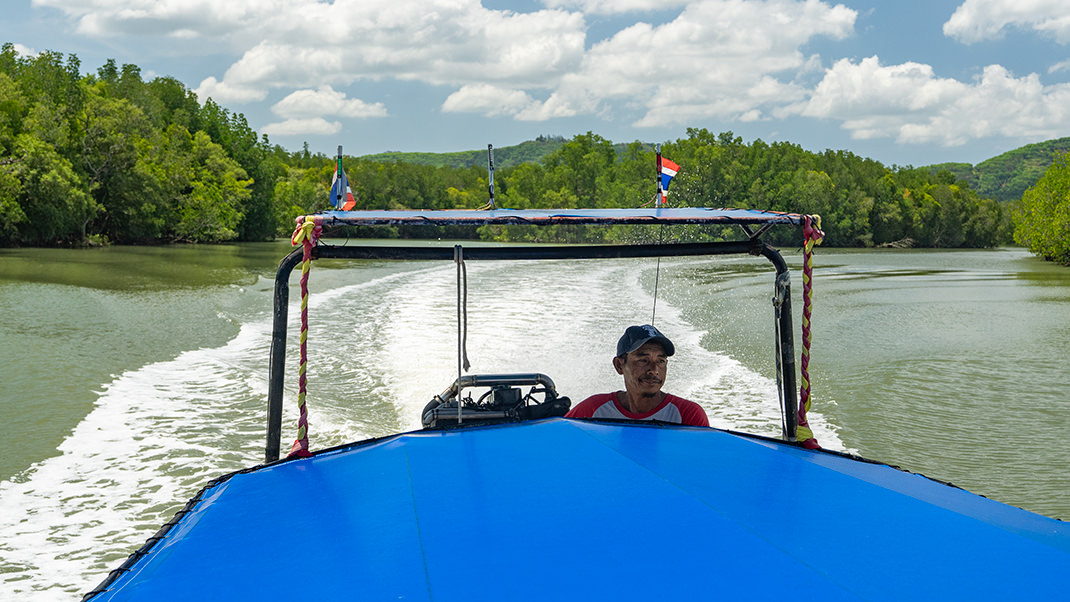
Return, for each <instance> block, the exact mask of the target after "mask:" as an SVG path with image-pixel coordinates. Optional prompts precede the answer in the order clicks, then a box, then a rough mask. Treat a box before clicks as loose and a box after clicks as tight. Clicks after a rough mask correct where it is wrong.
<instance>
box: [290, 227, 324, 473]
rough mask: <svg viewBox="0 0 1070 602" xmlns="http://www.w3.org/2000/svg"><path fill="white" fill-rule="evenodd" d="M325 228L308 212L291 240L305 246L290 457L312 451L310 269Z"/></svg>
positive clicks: (299, 456) (305, 455) (295, 244)
mask: <svg viewBox="0 0 1070 602" xmlns="http://www.w3.org/2000/svg"><path fill="white" fill-rule="evenodd" d="M322 231H323V223H322V218H316V217H313V216H311V215H309V216H305V219H304V221H301V219H300V218H298V220H297V229H296V230H294V233H293V236H291V237H290V244H292V245H293V246H297V245H303V246H304V256H303V258H302V261H301V366H300V369H299V370H298V373H299V374H300V378H299V380H298V388H297V409H298V411H299V412H300V416H299V417H298V419H297V440H295V441H294V444H293V447H292V448H291V449H290V453H289V454H288V455H287V456H286V457H287V458H307V457H308V456H311V455H312V453H311V452H309V451H308V407H307V406H306V405H305V393H306V391H307V386H306V385H307V380H306V378H305V373H306V368H307V366H308V271H309V269H310V268H311V267H312V247H313V245H315V244H316V241H317V240H319V237H320V233H321V232H322Z"/></svg>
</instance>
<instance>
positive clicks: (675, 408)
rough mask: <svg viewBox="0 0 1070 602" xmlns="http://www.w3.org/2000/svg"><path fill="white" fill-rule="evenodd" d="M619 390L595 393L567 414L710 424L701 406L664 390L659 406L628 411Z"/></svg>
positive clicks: (692, 424)
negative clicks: (640, 412)
mask: <svg viewBox="0 0 1070 602" xmlns="http://www.w3.org/2000/svg"><path fill="white" fill-rule="evenodd" d="M617 393H619V392H618V391H615V392H613V393H600V394H598V395H592V396H590V397H588V398H587V399H584V400H583V401H581V402H580V403H579V404H578V405H577V406H576V407H574V408H572V409H571V410H569V411H568V414H565V417H566V418H616V419H622V418H626V419H629V420H660V421H661V422H674V423H676V424H685V425H688V426H709V425H710V420H709V418H707V417H706V411H705V410H703V409H702V406H700V405H698V404H697V403H695V402H693V401H688V400H686V399H684V398H683V397H677V396H675V395H670V394H668V393H666V394H665V399H664V400H663V401H662V402H661V403H660V404H658V406H657V407H656V408H654V409H653V410H650V411H649V412H646V413H643V414H636V413H635V412H629V411H628V410H626V409H625V408H624V406H623V405H621V403H620V399H618V397H617Z"/></svg>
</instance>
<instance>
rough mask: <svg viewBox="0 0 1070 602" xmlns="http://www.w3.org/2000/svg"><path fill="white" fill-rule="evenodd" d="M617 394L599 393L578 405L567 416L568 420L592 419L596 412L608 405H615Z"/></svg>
mask: <svg viewBox="0 0 1070 602" xmlns="http://www.w3.org/2000/svg"><path fill="white" fill-rule="evenodd" d="M615 395H616V393H597V394H595V395H591V396H590V397H588V398H587V399H584V400H583V401H581V402H579V403H578V404H576V407H574V408H572V409H571V410H569V411H568V413H567V414H565V417H566V418H591V417H592V416H593V415H594V412H595V410H597V409H598V408H599V407H601V406H602V405H604V404H606V403H613V399H614V396H615Z"/></svg>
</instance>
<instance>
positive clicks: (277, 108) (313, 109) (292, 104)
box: [271, 86, 387, 119]
mask: <svg viewBox="0 0 1070 602" xmlns="http://www.w3.org/2000/svg"><path fill="white" fill-rule="evenodd" d="M271 111H272V112H273V113H275V114H276V115H278V116H280V117H287V118H290V119H301V118H309V117H323V116H326V115H337V116H338V117H352V118H358V119H363V118H367V117H386V115H387V112H386V107H385V106H384V105H383V103H381V102H377V103H366V102H364V101H363V100H360V99H358V98H347V97H346V95H345V93H343V92H337V91H335V89H334V88H332V87H331V86H320V87H319V88H318V89H316V90H297V91H295V92H291V93H290V94H289V95H288V96H287V97H286V98H283V99H282V100H280V101H279V102H277V103H275V104H274V106H272V107H271Z"/></svg>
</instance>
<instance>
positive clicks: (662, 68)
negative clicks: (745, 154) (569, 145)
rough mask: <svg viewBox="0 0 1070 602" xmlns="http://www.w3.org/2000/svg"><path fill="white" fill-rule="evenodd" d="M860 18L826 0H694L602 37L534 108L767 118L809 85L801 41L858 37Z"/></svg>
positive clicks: (685, 118)
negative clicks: (664, 19)
mask: <svg viewBox="0 0 1070 602" xmlns="http://www.w3.org/2000/svg"><path fill="white" fill-rule="evenodd" d="M856 17H857V13H855V11H853V10H850V9H848V8H846V7H844V6H842V5H837V6H831V5H829V4H828V3H826V2H822V1H820V0H805V1H802V2H799V1H794V0H764V1H745V0H706V1H702V2H694V3H691V4H689V5H688V6H687V8H685V9H684V10H683V12H681V14H680V15H679V16H678V17H677V18H676V19H674V20H673V21H671V22H669V23H666V24H663V25H658V26H654V25H651V24H648V23H637V24H635V25H633V26H631V27H628V28H627V29H624V30H622V31H620V32H619V33H617V34H616V35H614V36H613V37H611V38H609V39H608V40H605V41H602V42H599V43H597V44H595V45H594V46H593V47H592V48H591V49H590V50H589V51H588V53H587V54H586V56H585V57H584V61H583V64H582V66H581V68H580V69H579V71H577V72H575V73H571V74H567V75H565V76H564V77H562V78H561V83H560V84H559V85H558V86H557V87H556V88H555V89H554V90H553V92H552V94H551V95H550V97H549V98H548V99H547V100H546V101H545V104H544V106H542V107H541V108H536V109H531V110H529V111H527V112H526V115H527V116H528V117H529V118H550V117H556V116H568V115H576V114H589V113H597V112H598V111H599V110H601V109H602V108H604V107H605V103H607V102H608V101H621V102H624V103H626V104H629V105H631V106H632V107H633V108H634V109H637V110H639V111H640V112H642V113H643V114H642V115H641V116H640V117H639V118H638V119H637V120H636V122H635V124H636V125H640V126H661V125H668V124H673V123H694V122H695V120H698V119H706V118H710V117H717V118H725V119H740V118H742V119H747V120H756V119H767V118H769V117H770V116H771V112H772V111H774V110H775V109H776V107H778V106H781V105H783V104H785V103H788V102H792V101H797V100H800V99H801V98H802V97H803V96H804V95H805V93H806V90H805V88H804V87H803V86H801V85H800V84H799V83H797V82H796V81H795V80H796V77H798V75H799V74H800V73H805V72H807V71H808V70H810V68H811V66H812V65H813V64H814V61H813V58H814V57H811V56H806V55H805V54H803V52H802V51H801V50H800V49H801V48H802V47H803V46H804V45H805V44H806V43H807V42H810V41H811V40H813V39H814V38H816V37H819V36H826V37H830V38H833V39H842V38H844V37H846V36H848V35H850V34H851V33H852V31H853V28H854V22H855V19H856Z"/></svg>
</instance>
